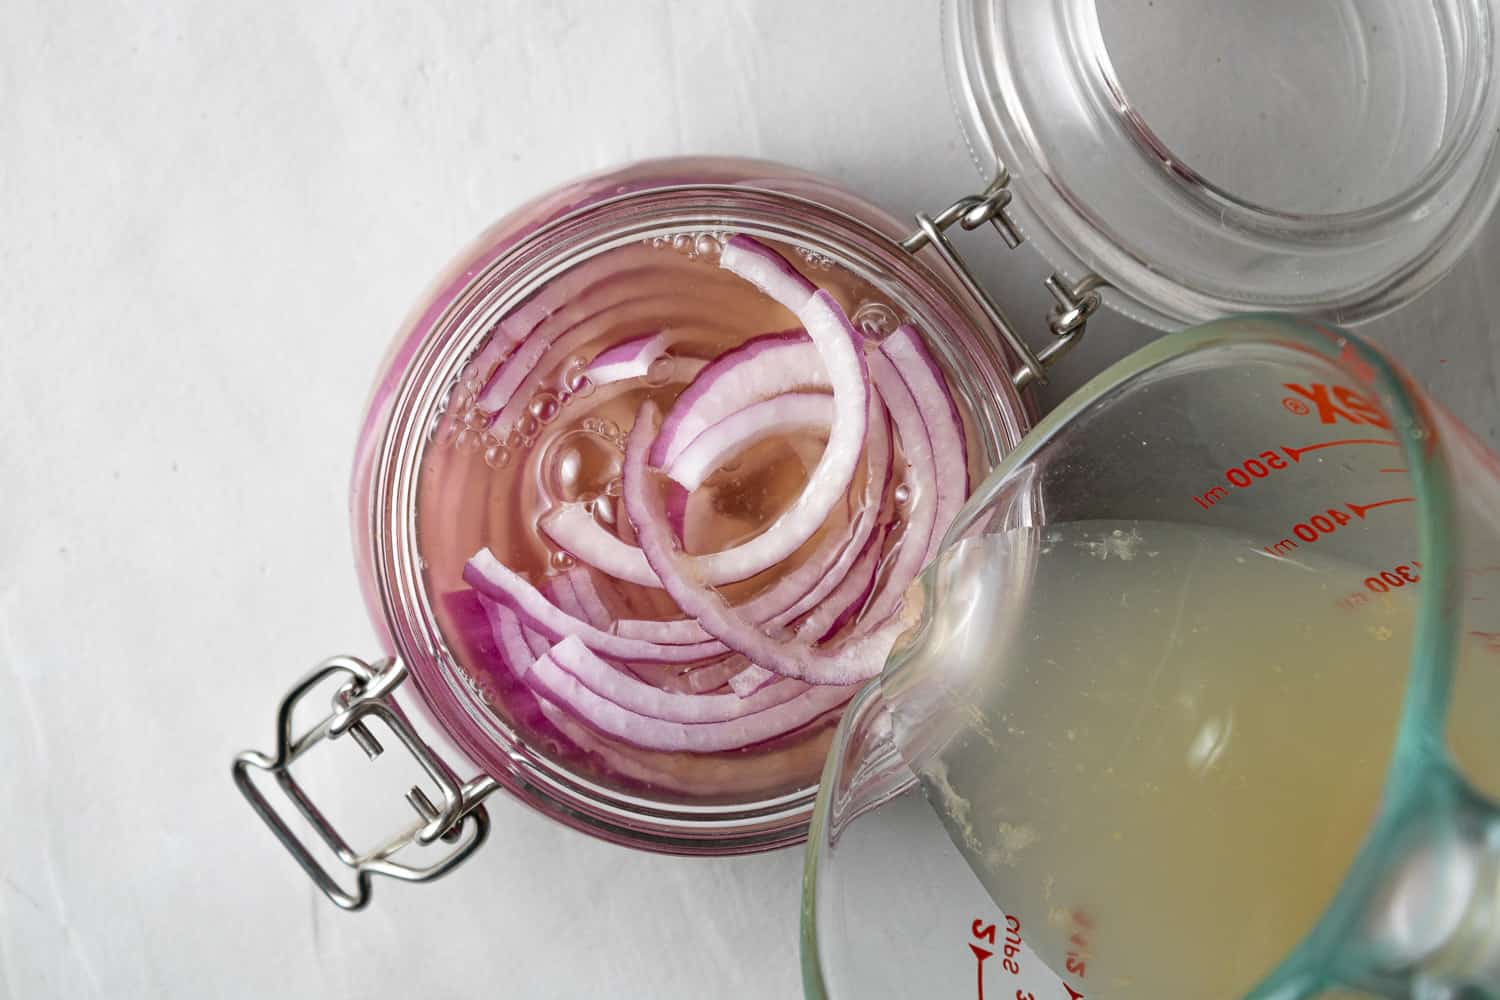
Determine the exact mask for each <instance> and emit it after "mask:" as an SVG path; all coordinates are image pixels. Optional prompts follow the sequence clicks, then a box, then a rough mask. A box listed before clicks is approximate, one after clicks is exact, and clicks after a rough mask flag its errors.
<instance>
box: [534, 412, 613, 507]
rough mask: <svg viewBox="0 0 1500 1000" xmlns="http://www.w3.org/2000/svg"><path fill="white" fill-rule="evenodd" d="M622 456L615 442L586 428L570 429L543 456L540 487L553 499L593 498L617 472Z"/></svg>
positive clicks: (570, 501) (570, 500)
mask: <svg viewBox="0 0 1500 1000" xmlns="http://www.w3.org/2000/svg"><path fill="white" fill-rule="evenodd" d="M622 459H623V456H622V455H621V453H620V449H619V448H618V447H616V446H615V443H614V442H613V441H611V440H609V439H608V438H604V437H601V436H600V435H598V434H594V433H591V432H589V431H587V430H575V431H569V432H568V433H566V434H563V435H561V436H559V437H558V438H557V440H556V441H554V442H552V445H551V447H549V448H548V449H547V453H546V455H545V456H543V458H542V466H541V473H542V488H543V489H544V490H545V491H546V492H547V494H548V495H549V496H550V497H552V498H553V499H554V500H562V501H565V502H569V503H574V502H581V501H585V500H592V499H594V498H595V497H597V496H599V494H600V493H602V492H604V490H605V489H606V488H607V486H606V484H608V483H609V482H610V480H612V479H616V478H618V477H619V475H620V464H621V461H622Z"/></svg>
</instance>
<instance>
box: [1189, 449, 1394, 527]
mask: <svg viewBox="0 0 1500 1000" xmlns="http://www.w3.org/2000/svg"><path fill="white" fill-rule="evenodd" d="M1361 444H1378V445H1387V446H1389V447H1392V448H1395V447H1399V445H1398V444H1397V442H1395V441H1391V440H1389V439H1387V438H1341V439H1340V440H1338V441H1319V442H1316V443H1314V444H1308V445H1303V446H1302V447H1300V448H1295V447H1293V446H1291V445H1282V446H1281V447H1280V448H1279V449H1278V448H1270V449H1267V450H1266V451H1263V452H1261V453H1260V454H1258V455H1256V456H1254V457H1253V458H1247V459H1245V460H1244V461H1242V462H1240V463H1239V464H1238V465H1232V466H1230V467H1229V468H1227V469H1225V470H1224V482H1225V484H1226V485H1227V486H1233V487H1234V488H1235V489H1237V490H1244V489H1249V488H1250V487H1251V486H1253V485H1255V482H1256V480H1258V479H1266V478H1267V477H1269V476H1271V475H1272V474H1273V473H1276V472H1280V471H1281V470H1283V469H1289V468H1291V466H1290V465H1288V464H1287V460H1288V459H1290V460H1291V461H1292V462H1293V463H1299V462H1301V461H1302V456H1303V455H1306V454H1307V453H1308V452H1310V451H1320V450H1321V449H1323V448H1340V447H1343V446H1345V445H1361ZM1283 455H1285V456H1286V457H1285V458H1283V457H1282V456H1283ZM1381 471H1386V470H1381ZM1402 471H1405V470H1402ZM1229 495H1230V492H1229V490H1228V489H1226V488H1225V486H1211V487H1209V488H1208V489H1207V490H1206V491H1204V492H1203V493H1200V494H1196V495H1195V496H1194V497H1193V503H1195V504H1197V505H1198V506H1199V507H1201V508H1202V509H1204V510H1209V509H1210V508H1212V507H1214V506H1216V505H1218V504H1221V503H1223V502H1224V501H1225V500H1228V499H1229Z"/></svg>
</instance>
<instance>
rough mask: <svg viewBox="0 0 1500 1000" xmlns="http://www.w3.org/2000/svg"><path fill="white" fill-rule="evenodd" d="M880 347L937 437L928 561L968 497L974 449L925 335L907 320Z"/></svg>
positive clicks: (933, 446)
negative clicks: (934, 496)
mask: <svg viewBox="0 0 1500 1000" xmlns="http://www.w3.org/2000/svg"><path fill="white" fill-rule="evenodd" d="M880 350H881V353H883V354H884V355H885V356H886V357H888V358H890V359H891V360H892V361H893V362H895V366H896V370H897V371H898V372H899V373H900V375H901V378H902V380H903V381H904V382H905V383H906V385H907V387H908V388H909V389H911V394H912V396H913V398H915V399H916V401H917V409H918V410H919V411H920V412H921V414H922V422H923V423H924V424H926V425H927V434H928V436H929V437H930V438H931V441H932V462H933V468H934V469H935V470H936V473H937V476H936V479H935V480H934V482H935V486H936V492H937V513H936V514H935V515H934V524H933V529H932V538H931V539H929V541H928V544H927V552H926V558H924V559H923V560H922V562H923V564H924V565H925V564H926V563H927V562H928V561H929V560H931V559H932V557H933V556H935V555H936V554H937V550H938V547H939V546H940V545H941V544H942V542H943V536H944V535H945V534H947V532H948V527H949V525H951V524H952V523H953V519H954V518H955V517H956V516H957V515H958V511H959V508H960V507H962V506H963V505H964V501H965V500H967V499H968V498H969V450H968V447H967V446H966V444H965V441H964V422H963V418H962V417H960V416H959V412H958V403H957V402H956V401H955V400H954V398H953V392H952V390H951V389H949V388H948V381H947V379H945V378H943V372H942V369H940V368H939V367H938V364H937V362H936V361H935V360H933V357H932V355H931V354H930V353H929V352H928V350H927V346H926V345H925V344H923V343H922V336H921V334H919V333H917V331H916V330H914V329H912V327H910V326H907V325H902V326H900V327H898V328H897V329H896V331H895V332H894V333H892V334H891V335H890V336H889V337H886V338H885V339H884V340H883V341H881V342H880Z"/></svg>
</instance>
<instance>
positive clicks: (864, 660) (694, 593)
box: [471, 296, 916, 684]
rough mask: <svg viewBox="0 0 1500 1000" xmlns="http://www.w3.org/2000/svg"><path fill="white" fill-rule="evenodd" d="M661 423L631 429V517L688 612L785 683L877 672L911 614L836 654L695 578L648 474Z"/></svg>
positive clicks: (627, 493)
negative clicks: (755, 620)
mask: <svg viewBox="0 0 1500 1000" xmlns="http://www.w3.org/2000/svg"><path fill="white" fill-rule="evenodd" d="M814 300H816V296H814ZM657 419H658V418H657V411H656V407H655V405H654V404H652V403H650V402H649V401H648V402H646V403H644V404H642V406H641V410H640V412H639V413H638V414H637V416H636V422H635V426H634V427H633V428H632V429H631V431H630V437H629V439H628V441H627V443H626V446H625V468H624V480H625V488H624V500H625V511H626V516H628V517H629V518H630V522H631V524H632V525H634V526H635V530H636V537H637V540H638V541H639V542H640V545H641V551H642V552H643V553H645V556H646V559H647V561H648V562H649V563H650V564H651V568H652V569H653V570H655V571H656V574H657V576H658V577H659V578H660V579H661V582H662V586H663V588H665V590H666V591H667V593H668V594H670V595H671V597H672V599H673V600H674V601H676V602H677V605H678V607H680V608H681V609H682V611H683V613H684V614H686V615H688V616H690V617H693V618H696V619H697V620H698V624H700V625H702V626H703V629H704V631H706V632H708V634H710V635H712V636H714V637H716V638H718V639H719V640H720V641H722V642H723V643H724V645H726V646H728V647H729V648H730V649H733V650H735V651H736V652H738V653H742V654H744V655H745V656H746V657H748V658H749V659H750V661H751V662H752V663H755V664H757V665H759V666H762V667H765V668H766V669H768V670H772V671H774V672H776V673H778V674H781V675H782V676H783V677H792V678H796V679H797V680H805V681H808V682H809V683H813V684H852V683H854V682H856V681H861V680H865V679H867V678H870V677H873V676H875V675H876V674H878V673H879V672H880V669H881V667H882V666H883V665H884V663H885V659H886V657H887V656H888V655H889V654H890V651H891V647H892V646H893V645H895V642H896V640H897V639H898V638H899V637H900V635H901V634H902V632H904V631H905V630H906V629H907V628H908V627H909V626H910V625H911V624H913V623H914V622H915V617H916V616H915V614H914V613H913V610H912V609H910V608H908V609H907V612H906V613H905V614H903V615H902V616H901V617H897V618H892V619H891V620H889V621H887V622H885V623H883V624H881V625H879V626H878V627H876V628H874V629H873V630H872V631H870V632H868V633H866V634H864V635H861V636H858V637H855V638H851V639H850V640H849V641H847V642H845V643H842V644H840V645H839V646H838V647H837V648H835V649H827V650H823V649H815V648H813V647H812V646H811V645H810V644H809V643H806V642H803V641H800V640H793V641H783V640H779V639H773V638H771V637H770V636H767V635H766V634H764V633H763V632H761V631H760V629H759V628H758V627H756V626H755V625H753V624H751V623H750V622H747V621H745V620H744V619H743V618H741V617H739V615H737V614H736V613H735V611H734V610H733V609H732V608H730V607H729V605H727V604H726V603H725V602H724V600H723V598H722V597H720V596H719V595H718V593H716V592H715V591H714V590H713V589H711V588H710V587H709V586H706V585H705V584H704V582H703V581H702V578H701V577H697V576H695V568H696V567H695V561H694V560H691V559H690V558H688V557H685V556H684V554H683V553H682V552H681V551H679V550H678V548H677V544H676V542H675V540H674V539H673V538H672V536H671V531H670V529H669V527H668V526H667V523H666V513H665V511H664V510H663V505H662V500H661V496H660V491H659V490H656V489H654V484H653V483H652V482H651V481H650V473H649V472H648V471H647V468H646V454H647V452H648V451H649V450H650V445H651V439H652V437H653V436H654V434H655V431H656V422H657ZM471 565H472V564H471ZM660 648H664V649H690V648H693V647H684V646H676V647H672V646H663V647H660Z"/></svg>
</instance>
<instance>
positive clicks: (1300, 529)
mask: <svg viewBox="0 0 1500 1000" xmlns="http://www.w3.org/2000/svg"><path fill="white" fill-rule="evenodd" d="M1415 500H1416V497H1394V498H1392V499H1390V500H1377V501H1375V502H1374V503H1353V502H1351V503H1347V504H1345V505H1344V506H1345V507H1347V508H1348V509H1349V511H1350V512H1352V513H1353V514H1354V516H1355V517H1357V518H1359V519H1360V520H1364V518H1365V515H1366V514H1367V513H1369V512H1370V511H1372V510H1375V509H1376V508H1378V507H1389V506H1390V505H1391V504H1397V503H1412V502H1414V501H1415ZM1351 520H1352V518H1350V517H1349V515H1348V514H1345V513H1344V512H1343V510H1341V509H1339V508H1337V507H1329V508H1328V509H1327V510H1325V511H1323V512H1322V513H1320V514H1314V515H1313V516H1312V517H1309V518H1308V519H1307V520H1306V521H1299V522H1298V523H1296V524H1294V525H1292V535H1294V536H1296V538H1297V539H1298V540H1300V542H1301V543H1302V544H1304V545H1311V544H1312V543H1313V542H1316V541H1317V540H1318V539H1319V538H1322V537H1323V536H1324V535H1331V534H1333V533H1334V532H1335V531H1338V530H1339V529H1340V528H1342V527H1344V526H1345V525H1346V524H1349V523H1350V522H1351ZM1298 547H1299V545H1298V542H1297V541H1294V540H1293V539H1292V538H1282V539H1278V540H1277V541H1274V542H1272V543H1271V544H1270V545H1265V546H1262V548H1261V551H1263V552H1265V553H1266V555H1268V556H1284V555H1286V554H1287V553H1288V552H1291V551H1292V550H1293V549H1295V548H1298Z"/></svg>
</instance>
